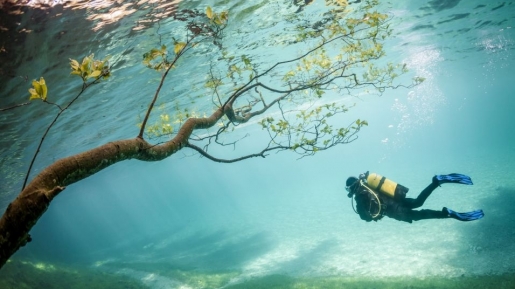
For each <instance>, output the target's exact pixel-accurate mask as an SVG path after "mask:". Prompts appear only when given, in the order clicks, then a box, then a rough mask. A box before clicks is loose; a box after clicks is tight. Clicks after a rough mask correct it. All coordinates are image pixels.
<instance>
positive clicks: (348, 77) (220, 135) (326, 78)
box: [0, 0, 423, 267]
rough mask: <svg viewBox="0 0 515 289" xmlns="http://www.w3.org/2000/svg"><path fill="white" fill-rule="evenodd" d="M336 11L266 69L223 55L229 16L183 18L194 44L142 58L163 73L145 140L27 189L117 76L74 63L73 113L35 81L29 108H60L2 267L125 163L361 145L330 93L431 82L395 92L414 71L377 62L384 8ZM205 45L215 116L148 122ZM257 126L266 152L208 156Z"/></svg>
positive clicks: (19, 203)
mask: <svg viewBox="0 0 515 289" xmlns="http://www.w3.org/2000/svg"><path fill="white" fill-rule="evenodd" d="M328 2H330V4H331V5H332V8H331V9H329V10H328V12H327V13H326V14H324V17H323V19H319V20H318V21H317V22H316V23H303V24H301V25H298V26H297V32H298V33H297V34H296V35H295V39H292V42H294V43H303V44H305V46H306V50H305V51H304V52H303V53H302V54H299V55H298V56H296V57H293V58H291V59H287V60H284V61H281V62H277V63H275V64H273V65H270V66H268V67H266V68H262V66H263V65H258V64H256V63H254V62H253V59H252V58H251V57H249V56H247V55H243V54H242V55H236V54H232V53H230V52H228V51H227V50H226V49H225V48H224V47H223V33H224V29H225V28H226V25H227V23H228V19H229V16H228V13H227V12H220V13H216V12H214V11H213V10H212V9H211V8H209V7H208V8H207V10H206V11H205V13H204V12H199V11H191V10H189V11H184V13H183V15H184V16H183V17H184V19H187V20H188V24H187V25H186V28H187V31H188V33H187V36H185V38H184V39H182V40H181V41H179V40H175V39H174V40H173V42H172V43H173V45H172V46H171V47H172V49H171V50H172V51H170V50H169V47H167V46H166V45H162V46H161V47H159V48H154V49H152V50H150V51H149V52H148V53H145V55H144V56H143V63H144V65H146V66H147V67H149V68H151V69H153V70H156V71H159V72H160V73H161V80H160V83H159V85H158V87H157V89H156V92H155V94H154V96H153V97H152V99H151V102H150V104H149V105H148V108H147V110H146V113H145V115H144V117H143V118H142V121H141V123H140V130H139V133H138V134H137V136H136V137H135V138H132V139H126V140H119V141H113V142H109V143H106V144H104V145H100V146H98V147H96V148H94V149H91V150H88V151H85V152H82V153H79V154H76V155H73V156H69V157H66V158H63V159H60V160H57V161H56V162H54V163H53V164H50V165H49V166H47V167H46V168H45V169H44V170H42V171H41V172H40V173H39V174H38V175H37V176H36V177H34V178H33V179H32V180H31V181H30V182H28V183H27V181H28V178H29V175H30V172H31V170H32V164H33V163H34V160H35V159H36V157H37V155H38V153H39V150H40V148H41V144H42V143H43V142H44V140H45V137H46V136H47V134H48V133H49V132H50V130H51V128H52V126H53V125H54V123H56V121H58V119H59V116H60V115H61V114H62V113H64V112H65V111H66V110H67V108H68V107H69V106H70V105H72V104H73V103H74V102H75V100H76V99H77V98H79V97H80V96H81V95H82V94H83V93H84V92H85V91H86V90H87V89H88V88H89V87H90V86H91V85H93V84H97V83H99V82H101V81H103V80H104V79H106V78H108V77H109V76H110V73H111V71H110V67H109V61H108V60H107V59H105V60H102V61H100V60H96V59H94V55H90V56H88V57H85V58H84V59H83V61H82V62H81V63H79V62H78V61H76V60H71V62H70V65H71V68H72V74H74V75H78V76H79V77H81V79H82V81H83V84H82V88H81V89H80V91H79V93H78V94H77V95H76V97H75V98H74V99H72V101H71V102H69V103H68V104H67V105H58V104H55V103H51V102H50V101H49V100H48V99H47V84H46V83H45V81H44V79H43V78H40V80H39V81H37V80H34V81H33V88H31V89H30V94H31V95H30V99H41V100H42V101H43V102H45V103H48V104H51V105H55V106H56V107H57V108H58V109H59V112H58V114H57V115H56V117H55V119H54V121H53V122H52V123H51V124H50V125H49V127H48V128H47V130H46V131H45V132H44V135H43V137H42V139H41V142H40V143H39V146H38V148H37V150H36V152H35V154H34V157H33V159H32V162H31V164H30V167H29V169H28V172H27V174H26V179H25V182H24V184H23V188H22V191H21V192H20V194H19V195H18V197H17V198H16V199H15V200H14V201H13V202H12V203H11V204H9V206H8V207H7V210H6V211H5V213H4V215H3V216H2V218H1V219H0V267H1V266H3V264H5V262H6V261H7V260H8V259H9V258H10V256H11V255H12V254H14V253H15V252H16V251H17V250H18V249H19V248H20V247H22V246H24V245H25V244H26V243H27V242H29V241H30V240H31V238H30V235H29V231H30V229H31V228H32V226H34V225H35V223H36V222H37V220H38V219H39V218H40V217H41V216H42V214H43V213H44V212H45V211H46V209H47V208H48V206H49V204H50V202H51V201H52V199H53V198H54V197H56V196H57V195H58V194H59V193H60V192H62V191H63V190H64V189H65V188H66V186H68V185H70V184H73V183H75V182H78V181H80V180H82V179H84V178H86V177H88V176H91V175H93V174H95V173H97V172H99V171H101V170H102V169H104V168H106V167H108V166H110V165H112V164H115V163H117V162H120V161H123V160H128V159H138V160H142V161H159V160H163V159H165V158H167V157H169V156H171V155H173V154H175V153H176V152H178V151H179V150H181V149H184V148H190V149H193V150H194V151H196V152H198V153H200V154H201V155H202V156H204V157H206V158H209V159H211V160H213V161H216V162H236V161H241V160H244V159H248V158H253V157H263V158H264V157H266V156H267V155H268V153H270V152H272V151H284V150H289V151H293V152H295V153H297V154H299V155H300V157H304V156H311V155H313V154H315V153H316V152H317V151H322V150H326V149H329V148H331V147H334V146H336V145H339V144H346V143H349V142H352V141H354V140H356V138H357V133H358V132H359V131H360V129H361V128H362V127H363V126H366V125H367V122H366V121H364V120H359V119H358V120H355V121H352V122H351V123H350V124H349V125H345V126H342V127H338V126H335V125H334V124H333V123H332V122H331V119H332V118H333V117H334V116H336V115H339V114H342V113H345V112H346V111H347V110H348V107H346V106H345V105H342V104H341V102H338V100H337V99H336V100H335V99H330V98H329V99H328V100H326V99H325V98H324V97H323V95H324V93H325V92H327V91H336V92H338V93H339V94H343V95H353V94H354V93H361V92H364V91H370V92H377V93H379V94H381V93H383V92H384V91H385V90H386V89H389V88H391V89H395V88H398V87H401V86H402V87H411V86H413V85H416V84H418V83H420V82H421V81H422V80H423V79H421V78H415V79H414V81H413V82H412V83H410V84H408V85H402V84H398V83H395V81H396V79H397V78H398V76H399V75H401V74H403V73H405V72H406V71H407V70H406V66H405V65H394V64H391V63H384V64H381V63H380V62H379V61H378V60H380V59H381V58H382V57H383V56H384V55H385V52H384V50H383V44H382V43H383V42H384V40H386V39H388V37H389V36H390V35H391V29H390V27H389V21H390V18H389V16H388V15H386V14H382V13H379V12H377V11H375V10H374V9H376V7H377V5H378V2H377V1H373V0H372V1H364V2H363V3H361V5H360V6H359V7H353V9H352V10H351V9H350V8H349V7H348V4H347V1H345V0H334V1H328ZM205 45H215V47H218V49H219V51H220V53H221V56H220V57H219V58H218V59H217V61H218V65H216V66H215V65H214V64H213V65H211V66H210V69H209V70H208V71H206V73H207V81H206V83H205V89H206V91H209V93H210V95H211V96H212V111H210V112H208V113H204V115H202V116H201V113H199V112H191V111H187V110H180V109H178V110H177V111H175V114H172V115H171V116H170V115H169V114H167V113H163V114H161V115H160V116H159V117H158V118H154V119H156V120H155V122H154V123H152V121H151V117H150V116H151V113H152V112H153V110H154V109H155V105H156V102H157V100H158V98H159V97H160V95H161V94H162V91H161V89H162V87H163V83H164V82H165V81H166V80H167V79H168V78H169V77H171V75H173V72H174V70H176V69H178V63H177V62H178V60H179V59H181V58H182V57H184V55H186V54H187V53H188V52H190V51H192V50H194V49H196V48H197V47H202V46H205ZM220 62H221V63H225V65H223V67H224V70H221V69H220V67H221V65H220ZM136 115H137V112H136ZM251 121H253V122H255V123H256V124H258V125H260V126H261V127H262V129H263V130H264V131H265V132H267V134H268V136H269V140H268V141H267V142H266V145H265V146H264V147H262V148H261V149H259V150H258V151H255V152H253V153H249V154H245V155H241V156H239V157H236V158H233V159H227V158H221V157H219V156H215V155H213V154H211V153H210V151H209V148H210V147H211V146H214V145H220V146H226V145H231V146H236V145H237V143H238V142H239V141H240V140H241V138H242V137H240V138H238V137H236V138H234V139H228V138H227V136H229V135H231V132H234V131H235V127H237V126H238V125H241V124H244V123H249V122H251ZM199 131H200V133H198V132H199ZM244 137H245V136H244ZM147 140H148V141H147Z"/></svg>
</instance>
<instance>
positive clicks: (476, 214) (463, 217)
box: [442, 207, 485, 222]
mask: <svg viewBox="0 0 515 289" xmlns="http://www.w3.org/2000/svg"><path fill="white" fill-rule="evenodd" d="M442 211H443V212H444V213H447V215H449V217H450V218H454V219H456V220H459V221H464V222H467V221H474V220H479V219H481V218H483V217H484V216H485V213H483V210H475V211H472V212H467V213H458V212H455V211H453V210H451V209H448V208H446V207H444V208H443V209H442Z"/></svg>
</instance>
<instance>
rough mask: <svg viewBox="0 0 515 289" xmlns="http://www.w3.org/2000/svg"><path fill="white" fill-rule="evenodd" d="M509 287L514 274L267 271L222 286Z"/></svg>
mask: <svg viewBox="0 0 515 289" xmlns="http://www.w3.org/2000/svg"><path fill="white" fill-rule="evenodd" d="M240 288H241V289H243V288H245V289H265V288H266V289H279V288H280V289H308V288H309V289H315V288H316V289H334V288H344V289H376V288H377V289H429V288H431V289H434V288H438V289H442V288H443V289H485V288H496V289H512V288H515V274H513V273H511V274H503V275H488V276H462V277H456V278H443V277H431V278H424V279H420V278H410V277H403V278H400V277H399V278H377V279H373V278H368V277H363V278H359V277H311V278H302V277H300V278H295V277H289V276H285V275H269V276H265V277H260V278H253V279H251V280H248V281H246V282H244V283H240V284H234V285H231V286H227V287H224V289H240Z"/></svg>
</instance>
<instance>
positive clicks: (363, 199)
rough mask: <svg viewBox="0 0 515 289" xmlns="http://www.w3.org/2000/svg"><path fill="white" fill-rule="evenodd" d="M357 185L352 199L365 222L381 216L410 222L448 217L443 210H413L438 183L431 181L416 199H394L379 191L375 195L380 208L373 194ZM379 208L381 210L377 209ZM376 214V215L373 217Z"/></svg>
mask: <svg viewBox="0 0 515 289" xmlns="http://www.w3.org/2000/svg"><path fill="white" fill-rule="evenodd" d="M356 185H357V186H358V187H357V188H355V189H354V200H355V201H356V211H357V212H358V214H359V216H360V218H361V219H362V220H365V221H367V222H370V221H378V220H380V219H381V218H383V216H388V217H390V218H393V219H396V220H399V221H405V222H408V223H411V222H413V221H419V220H423V219H443V218H448V217H449V216H448V214H447V213H445V212H443V211H436V210H413V209H415V208H418V207H421V206H422V205H423V204H424V202H425V201H426V199H427V197H429V195H430V194H431V193H432V192H433V191H434V189H436V188H437V187H438V183H436V182H433V183H431V184H430V185H429V186H427V187H426V188H425V189H424V190H423V191H422V192H421V193H420V195H418V197H417V198H416V199H412V198H404V199H401V200H395V199H393V198H390V197H387V196H385V195H383V194H381V193H377V192H376V195H377V197H378V198H379V201H380V202H381V208H379V205H378V204H377V199H376V197H375V196H373V195H372V194H371V193H370V192H369V191H368V189H367V188H364V187H363V186H362V185H361V184H356ZM379 210H381V211H379ZM374 216H376V217H374Z"/></svg>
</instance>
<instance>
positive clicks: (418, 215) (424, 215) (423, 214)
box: [410, 210, 450, 221]
mask: <svg viewBox="0 0 515 289" xmlns="http://www.w3.org/2000/svg"><path fill="white" fill-rule="evenodd" d="M410 215H411V219H412V220H413V221H420V220H427V219H446V218H450V217H449V214H447V213H446V212H444V211H442V210H440V211H435V210H420V211H411V213H410Z"/></svg>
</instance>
